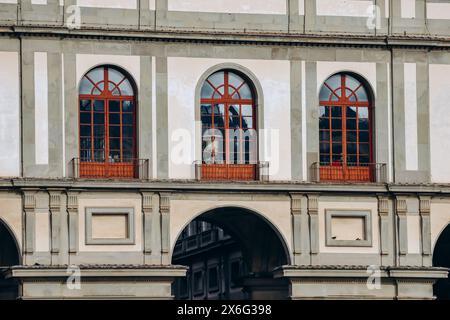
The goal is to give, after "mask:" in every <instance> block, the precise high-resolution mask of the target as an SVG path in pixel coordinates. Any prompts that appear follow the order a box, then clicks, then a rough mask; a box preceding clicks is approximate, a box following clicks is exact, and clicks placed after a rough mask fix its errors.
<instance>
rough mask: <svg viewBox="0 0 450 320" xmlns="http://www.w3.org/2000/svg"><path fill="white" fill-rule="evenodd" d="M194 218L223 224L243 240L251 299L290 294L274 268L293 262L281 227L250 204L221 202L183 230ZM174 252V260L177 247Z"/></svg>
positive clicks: (240, 243) (236, 238)
mask: <svg viewBox="0 0 450 320" xmlns="http://www.w3.org/2000/svg"><path fill="white" fill-rule="evenodd" d="M194 220H195V221H198V220H200V221H205V222H209V223H211V224H213V225H215V226H218V227H220V228H221V229H223V230H225V231H226V232H227V233H228V234H230V235H231V236H232V238H233V239H234V240H235V241H236V242H237V243H238V244H239V248H240V249H241V250H242V254H243V260H244V261H245V264H246V267H247V269H246V270H247V272H248V278H246V279H245V290H246V291H247V292H248V293H249V294H248V297H249V298H250V299H254V298H264V299H267V298H268V299H271V298H276V299H281V298H287V295H288V284H287V283H286V282H285V281H284V280H282V279H273V274H272V272H273V270H274V269H275V268H277V267H279V266H282V265H288V264H290V263H291V255H290V251H289V247H288V245H287V243H286V241H285V239H284V237H283V235H282V234H281V233H280V231H279V230H278V229H277V227H276V226H275V225H274V224H273V223H271V222H270V221H269V220H268V219H267V218H266V217H264V216H263V215H262V214H260V213H258V212H256V211H254V210H251V209H249V208H244V207H237V206H221V207H215V208H212V209H209V210H207V211H203V212H201V213H199V214H198V215H196V216H194V217H193V218H192V219H191V220H190V221H189V222H188V223H187V224H186V225H185V226H184V227H183V228H182V230H184V228H185V227H186V226H187V225H188V224H189V223H190V222H192V221H194ZM181 232H182V231H180V232H179V234H178V235H177V239H178V238H179V237H180V236H181ZM174 245H175V244H174ZM214 250H220V249H214ZM171 252H172V262H174V255H173V252H174V250H172V251H171Z"/></svg>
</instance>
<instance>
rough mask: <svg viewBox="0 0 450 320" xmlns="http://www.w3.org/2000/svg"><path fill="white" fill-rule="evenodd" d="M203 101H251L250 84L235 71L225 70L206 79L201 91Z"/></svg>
mask: <svg viewBox="0 0 450 320" xmlns="http://www.w3.org/2000/svg"><path fill="white" fill-rule="evenodd" d="M201 98H202V99H215V100H220V99H228V100H229V99H232V100H251V99H253V93H252V90H251V88H250V85H249V82H248V81H247V80H245V79H244V78H243V77H241V76H240V75H238V74H237V73H235V72H233V71H228V70H223V71H218V72H216V73H213V74H212V75H210V76H209V77H208V79H206V81H205V82H204V84H203V86H202V90H201Z"/></svg>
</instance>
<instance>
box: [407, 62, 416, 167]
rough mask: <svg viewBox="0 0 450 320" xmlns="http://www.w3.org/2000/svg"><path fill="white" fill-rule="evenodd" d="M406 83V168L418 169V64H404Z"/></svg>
mask: <svg viewBox="0 0 450 320" xmlns="http://www.w3.org/2000/svg"><path fill="white" fill-rule="evenodd" d="M404 70H405V71H404V85H405V90H404V93H405V109H404V110H405V161H406V164H405V166H406V170H418V168H419V157H418V147H417V75H416V64H415V63H405V64H404Z"/></svg>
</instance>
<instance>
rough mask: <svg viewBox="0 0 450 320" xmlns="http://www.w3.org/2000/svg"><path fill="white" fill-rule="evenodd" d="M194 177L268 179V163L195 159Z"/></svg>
mask: <svg viewBox="0 0 450 320" xmlns="http://www.w3.org/2000/svg"><path fill="white" fill-rule="evenodd" d="M194 165H195V178H196V179H197V180H203V181H268V180H269V163H268V162H263V161H261V162H258V163H256V164H226V163H223V164H217V163H214V164H207V163H203V162H202V161H196V162H195V163H194Z"/></svg>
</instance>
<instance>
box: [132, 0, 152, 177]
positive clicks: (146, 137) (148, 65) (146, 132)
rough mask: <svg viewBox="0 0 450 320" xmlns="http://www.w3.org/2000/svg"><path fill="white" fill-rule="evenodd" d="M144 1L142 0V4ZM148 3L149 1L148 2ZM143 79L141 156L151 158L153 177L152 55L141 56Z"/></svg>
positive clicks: (150, 169)
mask: <svg viewBox="0 0 450 320" xmlns="http://www.w3.org/2000/svg"><path fill="white" fill-rule="evenodd" d="M143 2H146V1H141V2H140V3H141V5H142V3H143ZM147 4H148V3H147ZM140 60H141V61H140V63H141V70H142V72H141V79H140V86H141V87H140V91H139V92H138V101H139V106H138V108H139V109H138V110H139V111H138V122H139V125H138V132H139V134H138V135H137V136H138V142H137V143H138V145H139V148H138V150H139V158H140V159H149V170H148V177H149V178H150V179H151V178H152V177H153V165H152V164H153V161H154V157H155V155H153V154H152V153H153V121H152V118H153V112H152V110H153V108H156V106H154V105H153V103H152V95H153V94H156V93H155V92H152V90H153V89H152V88H153V86H152V74H153V72H155V70H153V69H152V57H150V56H141V57H140ZM150 106H151V107H150Z"/></svg>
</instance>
